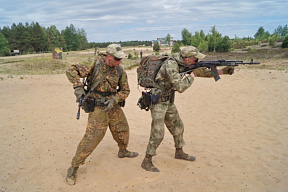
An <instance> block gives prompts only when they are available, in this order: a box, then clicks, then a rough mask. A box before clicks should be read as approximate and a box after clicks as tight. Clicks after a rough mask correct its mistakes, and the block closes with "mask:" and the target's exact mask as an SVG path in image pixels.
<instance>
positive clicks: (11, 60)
mask: <svg viewBox="0 0 288 192" xmlns="http://www.w3.org/2000/svg"><path fill="white" fill-rule="evenodd" d="M130 49H132V50H133V48H129V51H131V50H130ZM147 50H148V49H147ZM98 51H102V50H101V49H100V50H98ZM124 51H125V50H124ZM127 51H128V50H127ZM127 51H126V52H127ZM129 51H128V52H129ZM149 51H150V50H149ZM144 52H145V49H144ZM150 52H151V51H150ZM206 55H207V56H206V58H205V60H218V59H226V60H243V61H245V62H248V61H250V60H251V59H252V58H253V59H254V61H258V62H261V64H260V65H253V66H247V67H248V68H256V69H270V70H287V69H288V50H287V49H263V50H262V49H259V50H258V49H257V50H256V49H254V50H248V51H240V52H239V51H237V52H236V51H235V52H228V53H206ZM94 59H95V56H94V50H86V51H78V52H69V53H63V59H62V60H55V59H52V54H38V55H20V56H13V57H1V58H0V74H2V75H4V74H5V75H8V76H11V75H36V74H37V75H39V74H40V75H41V74H63V73H65V70H66V68H67V67H68V66H69V65H71V64H72V63H80V64H85V65H88V66H92V65H93V62H94ZM139 62H140V59H136V60H130V59H127V58H124V59H123V65H124V67H125V69H131V68H133V67H135V66H138V65H139ZM245 67H246V66H245ZM1 78H2V77H1ZM2 79H3V78H2Z"/></svg>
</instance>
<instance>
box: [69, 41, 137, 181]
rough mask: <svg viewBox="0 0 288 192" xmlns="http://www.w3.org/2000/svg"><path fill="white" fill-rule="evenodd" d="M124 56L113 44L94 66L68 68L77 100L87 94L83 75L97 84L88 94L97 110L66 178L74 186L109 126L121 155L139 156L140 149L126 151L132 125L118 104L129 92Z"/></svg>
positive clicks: (90, 113) (120, 156)
mask: <svg viewBox="0 0 288 192" xmlns="http://www.w3.org/2000/svg"><path fill="white" fill-rule="evenodd" d="M124 56H125V54H124V52H123V51H122V49H121V47H120V46H119V45H117V44H111V45H109V46H108V47H107V50H106V53H100V54H99V57H97V58H96V60H95V64H94V66H93V67H91V68H89V67H87V66H84V65H79V64H73V65H71V66H70V67H69V68H68V69H67V71H66V75H67V77H68V80H69V81H70V82H71V83H72V84H73V88H74V90H75V91H74V94H75V96H76V102H79V99H80V98H81V96H83V95H85V91H84V88H83V83H82V82H81V81H80V78H84V77H87V78H88V82H91V83H90V84H91V86H92V87H93V85H94V84H95V83H98V86H96V88H95V89H94V91H93V92H92V93H91V94H90V96H89V98H93V99H94V102H95V107H94V111H93V112H89V115H88V123H87V127H86V133H85V135H84V137H83V138H82V140H81V141H80V143H79V145H78V147H77V151H76V154H75V156H74V158H73V159H72V163H71V167H70V168H69V169H68V171H67V177H66V181H67V183H68V184H69V185H75V183H76V173H77V170H78V168H79V166H80V165H82V164H84V162H85V159H86V158H87V157H88V156H89V155H90V154H91V153H92V151H93V150H94V149H95V148H96V147H97V145H98V144H99V143H100V142H101V140H102V139H103V137H104V135H105V133H106V130H107V127H108V126H109V129H110V131H111V133H112V135H113V138H114V140H115V141H116V142H117V143H118V147H119V152H118V157H119V158H123V157H129V158H133V157H137V156H138V153H137V152H130V151H128V150H127V145H128V141H129V126H128V122H127V120H126V117H125V115H124V113H123V110H122V109H121V107H120V106H119V105H118V103H120V102H123V101H124V100H125V99H126V98H127V97H128V95H129V93H130V88H129V85H128V80H127V74H126V72H125V71H124V69H123V67H122V66H121V65H120V63H121V59H122V58H123V57H124ZM117 88H118V89H117Z"/></svg>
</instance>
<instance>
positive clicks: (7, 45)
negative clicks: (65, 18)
mask: <svg viewBox="0 0 288 192" xmlns="http://www.w3.org/2000/svg"><path fill="white" fill-rule="evenodd" d="M87 46H88V41H87V37H86V32H85V30H84V29H79V28H78V29H76V28H75V27H74V25H73V24H70V26H69V27H66V28H65V29H64V30H61V31H59V30H58V29H57V27H56V26H55V25H52V26H50V27H48V28H45V27H43V26H40V24H39V23H38V22H36V23H35V22H32V23H31V24H29V23H28V22H26V23H25V24H23V23H19V24H17V25H16V24H15V23H13V24H12V25H11V27H9V26H4V27H3V28H0V47H1V48H0V56H7V55H9V54H10V50H20V51H21V53H23V54H25V53H39V52H51V51H52V49H54V48H55V47H61V48H63V51H77V50H83V49H86V48H87Z"/></svg>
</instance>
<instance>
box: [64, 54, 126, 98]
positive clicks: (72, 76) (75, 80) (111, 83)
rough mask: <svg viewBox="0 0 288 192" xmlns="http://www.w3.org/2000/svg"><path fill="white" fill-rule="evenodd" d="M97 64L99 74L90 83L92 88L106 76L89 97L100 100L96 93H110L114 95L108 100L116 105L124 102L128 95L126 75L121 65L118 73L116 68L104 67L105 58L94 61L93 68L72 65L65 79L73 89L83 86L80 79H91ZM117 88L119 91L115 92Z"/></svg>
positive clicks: (101, 57)
mask: <svg viewBox="0 0 288 192" xmlns="http://www.w3.org/2000/svg"><path fill="white" fill-rule="evenodd" d="M97 63H99V64H100V66H99V69H98V71H99V72H98V74H97V76H96V78H95V80H94V81H93V82H92V86H93V84H94V83H96V82H97V81H98V80H99V79H101V77H102V76H103V75H105V74H106V77H105V78H104V79H103V80H102V81H101V83H100V84H99V85H98V86H97V87H96V88H95V89H94V92H93V93H91V95H90V96H91V97H93V98H99V99H100V98H101V95H99V94H97V92H112V93H115V94H114V95H113V96H109V97H108V98H113V99H114V100H115V101H116V103H117V102H121V101H123V100H125V99H126V98H127V97H128V95H129V93H130V88H129V84H128V79H127V73H126V72H125V71H124V69H123V67H122V65H119V67H120V71H119V70H118V67H109V66H108V65H106V64H105V56H103V55H102V56H100V57H99V58H97V59H96V61H95V64H94V66H93V67H87V66H85V65H79V64H73V65H71V66H70V67H69V68H68V69H67V70H66V75H67V78H68V80H69V81H70V82H71V83H72V84H73V88H75V87H78V86H83V83H82V82H81V80H80V78H84V77H87V78H88V79H91V78H92V74H93V71H94V69H95V66H96V65H97ZM120 73H121V75H120ZM118 86H119V91H118V92H117V87H118ZM116 92H117V93H116Z"/></svg>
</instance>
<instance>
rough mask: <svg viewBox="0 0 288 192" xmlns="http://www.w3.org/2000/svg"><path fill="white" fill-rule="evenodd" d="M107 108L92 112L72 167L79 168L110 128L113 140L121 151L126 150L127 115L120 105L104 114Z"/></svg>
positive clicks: (98, 107)
mask: <svg viewBox="0 0 288 192" xmlns="http://www.w3.org/2000/svg"><path fill="white" fill-rule="evenodd" d="M103 109H105V106H96V107H95V109H94V112H90V113H89V116H88V123H87V127H86V133H85V135H84V137H83V138H82V140H81V141H80V143H79V144H78V147H77V151H76V154H75V156H74V158H73V159H72V163H71V164H72V167H79V166H80V165H82V164H84V163H85V159H86V158H87V157H88V156H89V155H90V154H91V153H92V152H93V150H94V149H95V148H96V147H97V145H98V144H99V143H100V142H101V141H102V139H103V138H104V135H105V133H106V131H107V127H109V129H110V131H111V133H112V136H113V139H114V140H115V141H116V142H117V143H118V147H119V149H126V148H127V145H128V141H129V125H128V122H127V119H126V117H125V114H124V112H123V110H122V109H121V107H120V106H119V105H115V106H114V107H113V108H112V109H111V110H110V111H108V112H103Z"/></svg>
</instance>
